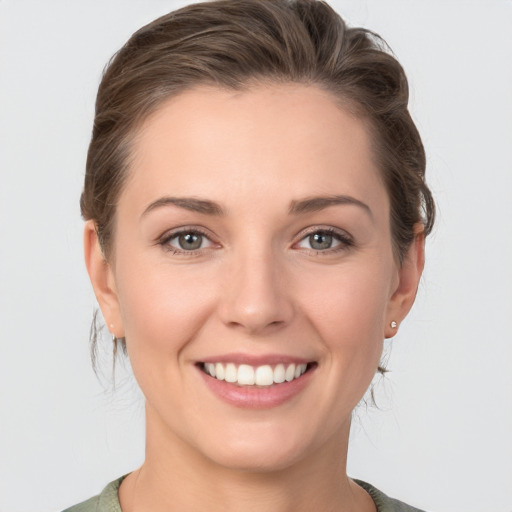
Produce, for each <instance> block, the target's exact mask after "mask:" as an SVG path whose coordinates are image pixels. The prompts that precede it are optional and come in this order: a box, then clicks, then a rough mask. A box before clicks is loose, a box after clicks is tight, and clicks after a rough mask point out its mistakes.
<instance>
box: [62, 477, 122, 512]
mask: <svg viewBox="0 0 512 512" xmlns="http://www.w3.org/2000/svg"><path fill="white" fill-rule="evenodd" d="M123 479H124V476H122V477H121V478H118V479H117V480H114V481H113V482H110V483H109V484H108V485H107V486H106V487H105V489H103V491H101V493H100V494H98V495H97V496H94V497H92V498H90V499H88V500H87V501H83V502H82V503H78V505H74V506H73V507H70V508H67V509H66V510H64V511H63V512H122V511H121V505H120V504H119V496H118V491H119V486H120V485H121V482H122V481H123Z"/></svg>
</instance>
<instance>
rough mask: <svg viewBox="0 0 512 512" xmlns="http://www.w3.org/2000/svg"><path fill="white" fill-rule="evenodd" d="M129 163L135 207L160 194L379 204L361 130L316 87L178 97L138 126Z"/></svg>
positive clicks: (202, 90) (208, 90) (204, 91)
mask: <svg viewBox="0 0 512 512" xmlns="http://www.w3.org/2000/svg"><path fill="white" fill-rule="evenodd" d="M132 157H133V158H132V163H131V167H130V179H129V180H128V184H127V187H126V191H125V192H126V194H128V195H130V196H133V197H132V198H131V199H133V200H135V199H141V200H142V201H143V202H144V201H150V200H154V196H155V195H158V194H160V195H163V194H164V193H168V194H172V195H174V196H175V195H180V194H183V195H187V196H193V195H197V196H201V197H203V196H204V197H209V198H211V199H214V200H218V201H223V200H229V199H235V198H237V197H238V198H240V197H245V199H251V198H250V196H251V195H252V196H254V198H255V200H256V199H263V198H265V197H268V196H269V195H275V194H276V193H278V194H281V195H283V198H284V196H287V197H288V198H291V199H293V197H292V196H299V197H304V196H306V195H314V194H332V193H344V194H351V195H354V196H356V197H357V196H358V195H359V196H361V195H362V196H365V198H366V200H372V201H379V200H380V201H381V202H382V201H384V202H386V201H387V197H384V198H382V195H383V194H384V196H385V195H386V194H385V192H384V187H383V184H382V180H381V178H380V173H379V171H378V169H377V167H376V166H375V164H374V161H373V155H372V150H371V143H370V138H369V132H368V130H367V128H366V126H365V123H364V122H363V121H362V120H361V119H359V118H357V117H355V116H354V115H353V114H351V113H350V112H349V111H348V110H345V109H343V108H342V107H341V106H340V105H339V103H338V102H337V101H336V99H335V98H334V97H333V96H332V95H331V94H330V93H328V92H326V91H323V90H321V89H320V88H318V87H315V86H306V85H297V84H282V85H272V86H268V85H267V86H263V85H262V86H255V87H253V88H250V89H248V90H244V91H232V90H225V89H218V88H214V87H204V86H203V87H199V88H196V89H192V90H189V91H186V92H184V93H181V94H179V95H177V96H175V97H172V98H170V99H169V100H167V101H166V102H164V103H163V104H162V106H161V107H160V108H159V109H158V110H157V111H156V112H155V113H153V114H152V115H151V116H150V117H149V118H148V119H146V121H145V122H144V124H143V125H142V127H141V128H140V130H139V132H138V134H137V136H136V138H135V141H134V144H133V147H132ZM135 196H136V197H135ZM372 196H374V197H372Z"/></svg>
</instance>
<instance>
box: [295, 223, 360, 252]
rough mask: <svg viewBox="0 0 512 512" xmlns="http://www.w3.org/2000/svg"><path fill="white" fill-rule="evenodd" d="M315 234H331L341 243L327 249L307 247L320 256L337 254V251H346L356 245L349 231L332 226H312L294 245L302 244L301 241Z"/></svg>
mask: <svg viewBox="0 0 512 512" xmlns="http://www.w3.org/2000/svg"><path fill="white" fill-rule="evenodd" d="M315 234H321V235H327V236H331V237H332V238H333V239H335V240H337V241H338V242H339V244H338V245H337V246H335V247H329V248H327V249H325V250H319V249H314V248H312V247H311V248H309V249H308V248H305V249H306V250H307V251H309V252H311V253H313V254H315V255H318V256H328V255H331V254H335V253H338V252H341V251H346V250H348V249H350V248H351V247H354V245H355V243H354V240H353V239H352V237H351V236H350V235H348V234H347V233H345V232H343V231H340V230H338V229H335V228H332V227H327V228H318V227H314V228H311V229H310V230H308V231H306V232H305V233H303V234H302V236H301V238H300V240H299V241H298V242H297V243H295V244H294V245H297V244H300V243H301V242H303V241H305V240H306V239H307V238H308V237H310V236H311V235H315Z"/></svg>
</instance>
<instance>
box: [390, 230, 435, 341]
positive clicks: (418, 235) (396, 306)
mask: <svg viewBox="0 0 512 512" xmlns="http://www.w3.org/2000/svg"><path fill="white" fill-rule="evenodd" d="M414 233H415V236H414V240H413V242H412V244H411V246H410V247H409V249H408V251H407V253H406V254H405V257H404V259H403V261H402V265H401V266H400V268H399V269H398V283H397V284H396V288H395V289H394V291H393V294H392V296H391V299H390V301H389V304H388V312H387V319H386V325H385V327H384V332H385V336H386V338H391V337H393V336H394V335H395V334H396V333H397V329H398V326H399V325H400V323H401V322H402V320H403V319H404V318H405V317H406V316H407V313H409V310H410V309H411V307H412V305H413V304H414V300H415V299H416V292H417V291H418V285H419V282H420V278H421V273H422V272H423V267H424V265H425V235H424V229H423V225H422V224H416V225H415V226H414ZM392 322H396V326H395V327H393V326H392V325H391V324H392Z"/></svg>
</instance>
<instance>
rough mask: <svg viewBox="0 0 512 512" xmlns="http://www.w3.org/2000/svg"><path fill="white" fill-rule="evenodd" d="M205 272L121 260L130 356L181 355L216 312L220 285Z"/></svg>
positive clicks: (120, 278)
mask: <svg viewBox="0 0 512 512" xmlns="http://www.w3.org/2000/svg"><path fill="white" fill-rule="evenodd" d="M206 273H207V272H206ZM203 274H205V272H201V271H198V270H197V269H194V272H193V273H191V272H190V271H187V269H186V267H185V266H184V267H183V268H176V266H170V265H165V264H156V265H154V264H148V263H147V262H144V261H136V260H134V259H132V260H131V261H130V262H129V263H128V264H127V265H126V267H125V268H123V266H121V265H120V266H119V269H118V272H117V275H118V282H119V283H122V287H119V288H118V296H119V302H120V308H121V315H122V318H123V326H124V330H125V337H126V341H127V346H128V350H129V352H130V358H134V357H136V356H142V355H143V356H144V357H146V358H147V357H153V356H154V357H161V356H163V355H165V354H167V355H171V356H173V358H174V357H177V355H179V351H180V349H181V348H182V346H184V345H185V344H186V343H187V342H188V341H189V340H190V339H191V338H193V336H194V334H195V333H196V332H197V330H198V329H200V327H201V326H202V325H203V324H204V322H205V320H206V318H207V317H208V315H209V313H210V306H211V302H212V300H211V297H212V296H213V294H214V292H215V290H214V287H213V285H212V284H213V283H212V282H211V279H210V280H209V279H207V276H206V275H203Z"/></svg>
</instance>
